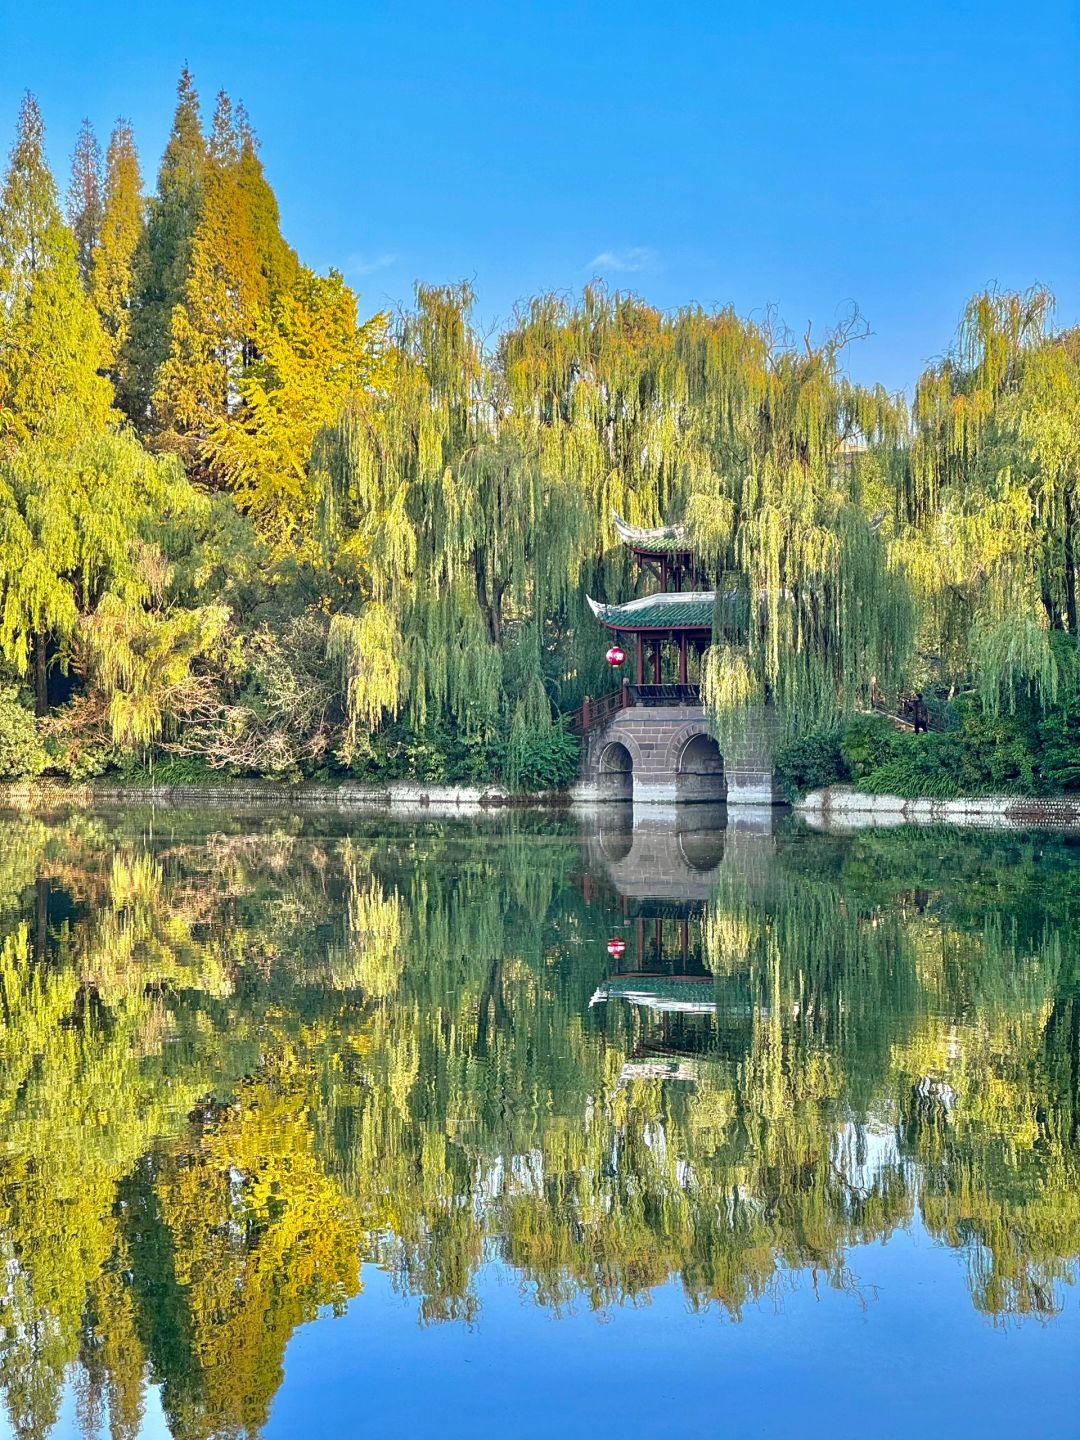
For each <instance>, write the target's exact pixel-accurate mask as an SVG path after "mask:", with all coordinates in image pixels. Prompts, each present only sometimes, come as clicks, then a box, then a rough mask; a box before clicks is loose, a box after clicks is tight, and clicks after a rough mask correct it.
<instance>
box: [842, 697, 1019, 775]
mask: <svg viewBox="0 0 1080 1440" xmlns="http://www.w3.org/2000/svg"><path fill="white" fill-rule="evenodd" d="M948 720H949V728H948V729H946V730H943V731H938V730H932V731H930V733H929V734H927V735H913V734H911V733H910V732H901V731H899V730H896V729H895V728H894V727H892V726H891V725H890V727H889V728H890V730H891V735H888V736H886V735H884V734H883V733H880V730H879V727H880V725H882V724H885V725H888V724H889V722H888V721H883V720H880V719H879V717H876V716H873V717H871V716H860V717H859V719H858V720H856V721H853V722H852V725H851V726H850V727H849V729H848V731H847V732H845V735H844V740H843V742H842V748H843V751H844V754H845V755H847V756H848V758H849V759H850V760H851V761H852V769H853V771H854V772H855V774H856V778H857V784H858V788H859V789H860V790H863V791H867V792H869V793H871V794H874V795H899V796H902V797H903V798H905V799H918V798H920V797H925V798H928V799H950V798H952V797H955V796H960V795H987V794H995V793H1001V792H1005V793H1009V794H1015V795H1035V794H1039V793H1040V792H1041V791H1042V790H1044V789H1045V788H1046V785H1045V781H1044V780H1043V778H1042V776H1041V775H1040V771H1039V752H1038V745H1037V736H1036V732H1035V730H1034V728H1033V726H1032V723H1031V721H1030V719H1029V718H1028V717H1026V716H1024V715H1019V714H1017V715H1008V714H1000V715H993V714H990V713H988V712H986V711H984V710H983V709H982V708H981V707H980V706H979V705H978V703H977V702H973V701H962V702H957V703H956V704H955V705H953V706H952V707H950V713H949V716H948ZM868 721H870V722H872V726H871V725H870V724H867V723H866V722H868ZM853 732H855V733H854V735H853ZM875 762H876V763H875Z"/></svg>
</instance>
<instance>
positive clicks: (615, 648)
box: [606, 645, 626, 665]
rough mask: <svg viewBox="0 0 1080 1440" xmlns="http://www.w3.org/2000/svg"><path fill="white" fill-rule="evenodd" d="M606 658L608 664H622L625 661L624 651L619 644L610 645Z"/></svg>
mask: <svg viewBox="0 0 1080 1440" xmlns="http://www.w3.org/2000/svg"><path fill="white" fill-rule="evenodd" d="M606 659H607V663H608V664H609V665H623V664H625V663H626V651H625V650H624V649H623V648H622V646H621V645H612V647H611V649H610V650H609V651H608V652H607V656H606Z"/></svg>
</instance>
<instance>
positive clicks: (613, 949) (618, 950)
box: [607, 935, 626, 960]
mask: <svg viewBox="0 0 1080 1440" xmlns="http://www.w3.org/2000/svg"><path fill="white" fill-rule="evenodd" d="M607 953H608V954H609V955H610V956H611V957H612V958H613V959H615V960H618V959H619V958H620V957H621V956H623V955H625V954H626V941H625V940H624V939H623V938H622V936H621V935H613V936H612V938H611V939H610V940H609V941H608V942H607Z"/></svg>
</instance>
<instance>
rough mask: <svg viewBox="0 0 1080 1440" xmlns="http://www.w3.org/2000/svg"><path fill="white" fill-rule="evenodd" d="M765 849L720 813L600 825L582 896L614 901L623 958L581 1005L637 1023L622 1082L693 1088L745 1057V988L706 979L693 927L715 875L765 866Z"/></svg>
mask: <svg viewBox="0 0 1080 1440" xmlns="http://www.w3.org/2000/svg"><path fill="white" fill-rule="evenodd" d="M769 818H770V824H769V825H768V827H767V829H768V830H770V831H771V829H772V825H771V815H770V817H769ZM771 848H772V844H771V838H770V836H769V835H767V834H766V835H762V834H757V833H754V832H752V831H747V830H744V829H742V828H729V827H728V825H727V812H726V810H725V807H723V806H693V807H679V808H678V809H675V808H674V807H673V808H672V809H671V810H669V811H667V812H666V813H660V812H656V811H650V812H645V813H644V814H643V813H642V812H641V811H640V810H639V811H636V812H632V811H631V810H630V807H629V806H627V807H625V810H623V809H622V807H618V808H615V807H613V808H612V809H610V810H606V811H605V812H604V813H603V815H602V816H600V817H599V819H598V825H597V829H596V831H595V832H594V834H593V835H592V836H590V838H589V841H588V862H589V878H588V888H589V889H590V890H591V888H592V885H593V884H595V883H596V882H597V881H598V880H599V881H600V882H601V883H602V884H605V885H606V886H608V887H610V889H611V890H612V891H614V893H615V895H616V896H617V897H618V899H619V901H620V902H621V908H622V915H623V924H622V926H621V927H620V929H621V930H622V936H621V937H620V938H621V939H622V940H623V941H624V943H625V946H626V948H625V951H624V952H623V953H622V954H621V955H618V956H616V958H615V959H614V961H613V963H612V966H611V969H610V971H609V973H608V975H607V976H606V977H605V979H604V980H603V981H602V982H601V983H600V985H598V986H597V988H596V990H595V991H594V993H593V996H592V999H591V1001H590V1005H591V1006H595V1005H601V1004H623V1005H626V1006H628V1007H630V1009H631V1010H632V1011H633V1012H634V1013H635V1014H636V1016H637V1017H638V1019H637V1021H636V1028H637V1029H638V1035H639V1038H638V1041H637V1044H636V1045H635V1048H634V1051H633V1054H632V1056H631V1057H630V1059H629V1060H628V1062H627V1065H626V1066H625V1067H624V1072H623V1077H622V1078H623V1079H624V1080H625V1079H630V1078H632V1077H638V1078H653V1079H666V1080H679V1081H683V1082H692V1081H693V1080H695V1079H696V1078H697V1071H698V1069H699V1068H700V1066H701V1064H709V1063H716V1062H717V1061H722V1060H724V1059H727V1058H728V1057H733V1056H738V1055H742V1054H744V1053H745V1051H746V1048H747V1046H748V1044H749V1041H750V1034H751V1030H752V1027H753V1023H754V1018H755V1010H754V1005H753V1002H752V999H751V996H750V993H749V989H748V988H747V982H746V979H745V977H743V976H722V977H717V976H714V975H713V973H712V972H711V970H710V969H709V968H708V964H707V956H706V953H705V945H704V936H703V927H702V921H703V919H704V915H705V911H706V907H707V904H708V901H709V900H710V898H711V897H712V895H713V893H714V892H715V890H716V888H717V886H718V884H719V882H720V879H721V875H722V871H723V869H724V868H725V867H726V868H731V867H732V866H734V867H735V868H737V869H743V868H745V867H746V866H747V865H754V864H757V863H761V862H762V861H767V859H768V856H769V854H770V852H771Z"/></svg>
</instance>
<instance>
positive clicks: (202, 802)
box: [0, 780, 567, 812]
mask: <svg viewBox="0 0 1080 1440" xmlns="http://www.w3.org/2000/svg"><path fill="white" fill-rule="evenodd" d="M520 804H541V805H565V804H567V797H566V796H565V795H562V794H556V793H545V794H542V795H531V796H527V797H524V796H520V795H512V794H511V793H510V792H509V791H508V790H504V789H502V788H501V787H499V786H497V785H488V786H478V785H476V786H472V785H424V784H419V783H415V782H414V783H409V784H405V783H400V784H390V785H354V784H348V783H346V784H342V785H314V784H302V785H279V784H275V783H274V782H273V781H269V780H267V781H260V780H250V781H248V780H235V781H228V782H226V783H223V784H221V785H152V784H146V785H118V784H110V783H108V782H106V781H97V782H96V783H94V784H91V785H65V784H60V783H57V782H55V781H48V780H34V781H25V782H21V783H12V784H7V785H0V809H6V810H52V809H63V808H69V807H70V808H79V807H87V806H92V805H102V806H128V807H134V806H140V805H155V806H162V807H164V808H169V809H183V808H193V809H200V810H202V809H214V810H243V809H258V808H260V807H266V808H267V809H274V810H288V809H292V810H298V811H307V812H310V811H318V810H375V809H384V810H385V809H395V810H405V811H408V810H416V809H428V808H433V809H438V810H441V811H447V812H451V811H460V812H468V811H475V810H481V809H490V808H495V807H498V806H508V805H520Z"/></svg>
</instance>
